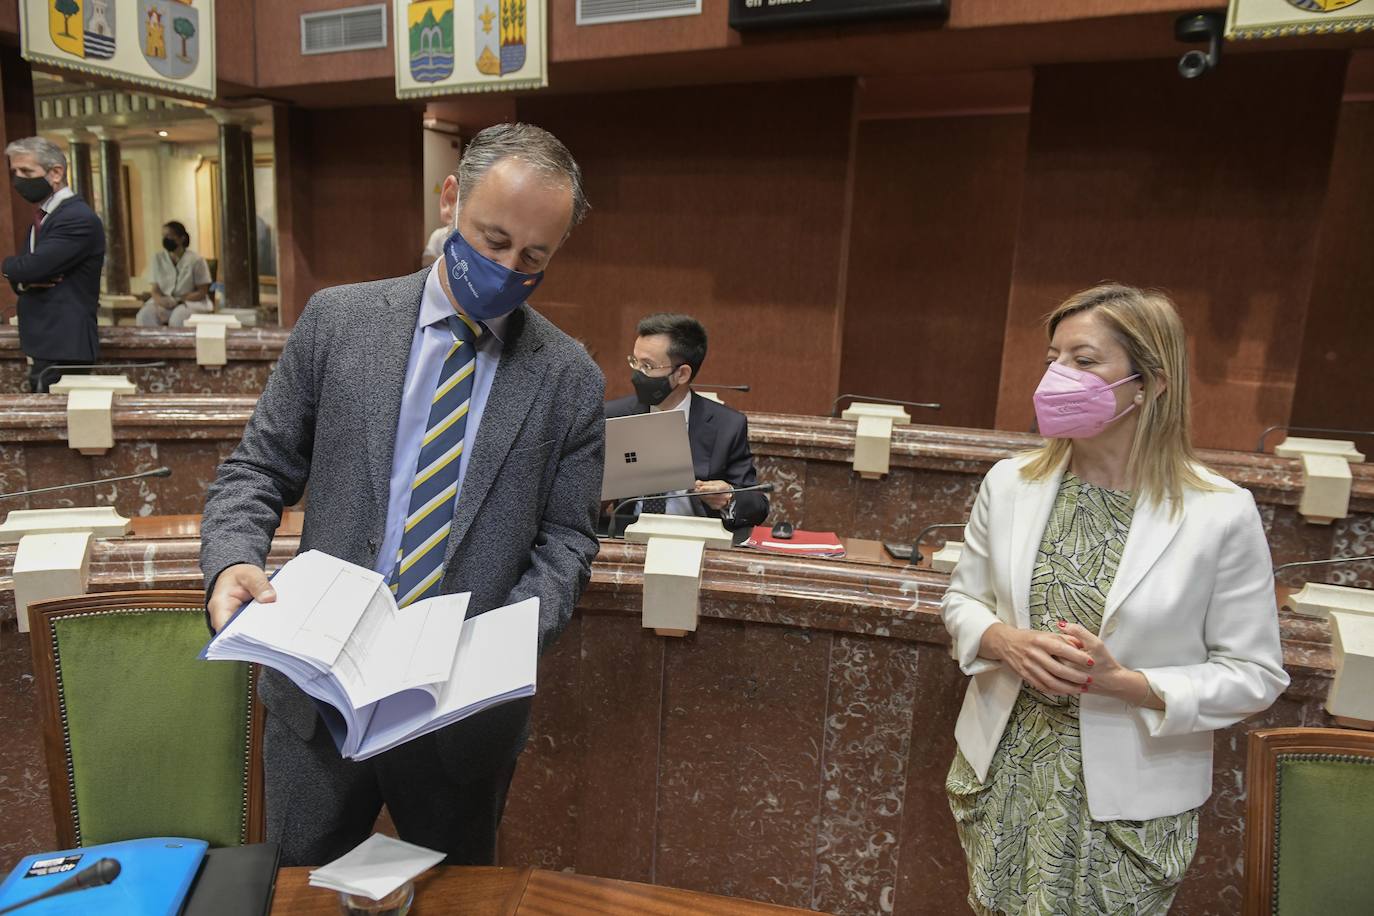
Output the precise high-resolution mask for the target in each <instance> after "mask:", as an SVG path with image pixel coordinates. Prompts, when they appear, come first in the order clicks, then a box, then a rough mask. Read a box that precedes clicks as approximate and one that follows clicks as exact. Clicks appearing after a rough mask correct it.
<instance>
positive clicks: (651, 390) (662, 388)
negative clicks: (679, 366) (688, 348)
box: [630, 369, 676, 407]
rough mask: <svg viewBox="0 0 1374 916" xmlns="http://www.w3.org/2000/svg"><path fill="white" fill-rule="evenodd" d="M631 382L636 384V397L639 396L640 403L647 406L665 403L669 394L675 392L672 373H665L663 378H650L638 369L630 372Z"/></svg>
mask: <svg viewBox="0 0 1374 916" xmlns="http://www.w3.org/2000/svg"><path fill="white" fill-rule="evenodd" d="M674 371H676V370H674ZM630 384H632V385H634V386H635V397H637V398H639V403H641V404H643V405H645V406H647V407H657V406H658V405H659V404H662V403H663V401H664V399H666V398H667V397H668V395H670V394H672V393H673V378H672V376H671V375H665V376H664V377H663V378H649V376H647V375H645V374H644V373H643V372H640V371H639V370H638V369H636V370H635V371H634V372H633V373H631V374H630Z"/></svg>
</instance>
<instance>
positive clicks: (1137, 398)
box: [1135, 391, 1145, 404]
mask: <svg viewBox="0 0 1374 916" xmlns="http://www.w3.org/2000/svg"><path fill="white" fill-rule="evenodd" d="M1144 400H1145V395H1144V394H1142V393H1141V392H1139V391H1137V392H1136V393H1135V402H1136V403H1137V404H1139V403H1140V402H1142V401H1144Z"/></svg>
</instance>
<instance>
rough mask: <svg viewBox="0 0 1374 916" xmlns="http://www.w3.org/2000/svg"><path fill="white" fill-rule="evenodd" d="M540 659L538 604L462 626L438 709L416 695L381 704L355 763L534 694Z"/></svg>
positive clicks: (529, 603) (514, 607)
mask: <svg viewBox="0 0 1374 916" xmlns="http://www.w3.org/2000/svg"><path fill="white" fill-rule="evenodd" d="M538 656H539V599H538V598H530V599H527V600H526V601H522V602H520V603H519V604H513V605H510V606H508V607H504V608H498V609H496V610H493V611H488V612H487V613H485V614H479V615H478V616H476V617H473V618H471V619H469V620H468V621H467V622H466V623H465V624H464V625H463V632H462V636H461V638H460V639H459V642H458V652H457V656H456V658H455V660H454V664H453V673H452V675H451V676H450V678H449V680H448V681H447V683H445V684H442V685H441V686H440V688H439V702H438V705H437V708H432V709H430V710H427V711H426V710H422V709H421V708H419V706H418V704H417V702H416V699H415V698H414V696H408V695H406V694H400V695H397V696H394V697H389V698H388V699H386V700H383V701H382V702H380V703H378V704H377V706H376V707H375V712H374V714H373V716H372V720H371V722H369V723H368V725H367V729H366V732H365V734H364V737H363V740H362V741H360V742H359V745H358V748H357V750H356V752H355V753H353V754H351V755H349V756H351V757H352V759H354V760H366V759H368V758H369V757H375V756H376V755H377V754H380V753H382V752H384V751H388V750H390V749H391V748H393V747H396V746H397V745H399V744H404V743H405V742H406V741H409V740H411V739H412V738H418V737H419V736H420V735H425V734H428V733H429V732H432V731H435V730H437V729H439V728H442V727H443V726H445V725H447V724H450V723H452V722H457V721H458V720H460V719H463V718H465V717H466V716H467V715H470V714H471V713H475V712H480V711H481V710H482V709H484V708H486V707H489V706H495V705H498V704H499V703H501V702H504V701H506V700H510V699H515V698H518V697H523V696H530V695H532V694H533V693H534V687H535V674H536V669H537V667H538V661H539V659H538Z"/></svg>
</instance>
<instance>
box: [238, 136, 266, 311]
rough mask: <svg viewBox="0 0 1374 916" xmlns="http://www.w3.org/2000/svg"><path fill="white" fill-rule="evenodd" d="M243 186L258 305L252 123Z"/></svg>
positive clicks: (246, 144)
mask: <svg viewBox="0 0 1374 916" xmlns="http://www.w3.org/2000/svg"><path fill="white" fill-rule="evenodd" d="M243 170H244V174H243V188H244V192H245V195H246V197H247V208H248V209H247V221H246V223H245V225H246V226H247V227H248V281H249V287H250V289H251V290H252V298H251V299H250V300H249V301H250V302H252V303H253V306H254V307H256V306H257V304H258V302H260V301H261V300H260V299H259V297H258V292H259V291H258V277H259V276H260V275H261V274H262V265H261V264H259V263H258V192H257V188H256V187H255V186H254V184H253V129H252V127H251V125H246V124H245V125H244V127H243Z"/></svg>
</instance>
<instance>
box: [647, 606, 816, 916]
mask: <svg viewBox="0 0 1374 916" xmlns="http://www.w3.org/2000/svg"><path fill="white" fill-rule="evenodd" d="M665 649H666V658H665V662H664V669H665V681H664V683H665V692H664V701H663V702H664V715H663V739H662V751H661V758H660V765H659V770H660V780H659V828H658V849H657V868H656V872H655V875H656V880H657V881H658V882H659V883H662V884H667V885H670V886H673V887H684V888H688V889H692V890H710V891H711V892H712V893H717V894H725V895H727V896H736V897H747V898H749V899H753V900H762V901H766V902H770V903H780V904H785V905H790V906H807V905H809V904H810V902H811V899H812V875H813V872H814V868H815V858H816V853H815V849H816V845H815V844H816V824H815V818H814V816H815V813H816V803H817V798H818V797H819V793H820V791H821V772H820V769H821V755H822V746H823V742H824V729H823V723H824V721H825V707H826V698H827V696H826V695H827V691H826V680H827V672H828V669H829V660H830V652H831V634H830V633H827V632H817V631H808V630H803V629H794V628H790V627H772V626H761V627H760V626H748V625H745V624H742V623H735V622H718V621H714V620H706V621H702V625H701V628H700V629H698V630H697V631H696V633H695V634H693V635H692V636H689V637H687V638H686V639H683V640H681V641H674V642H673V643H670V644H669V645H667V646H666V647H665Z"/></svg>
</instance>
